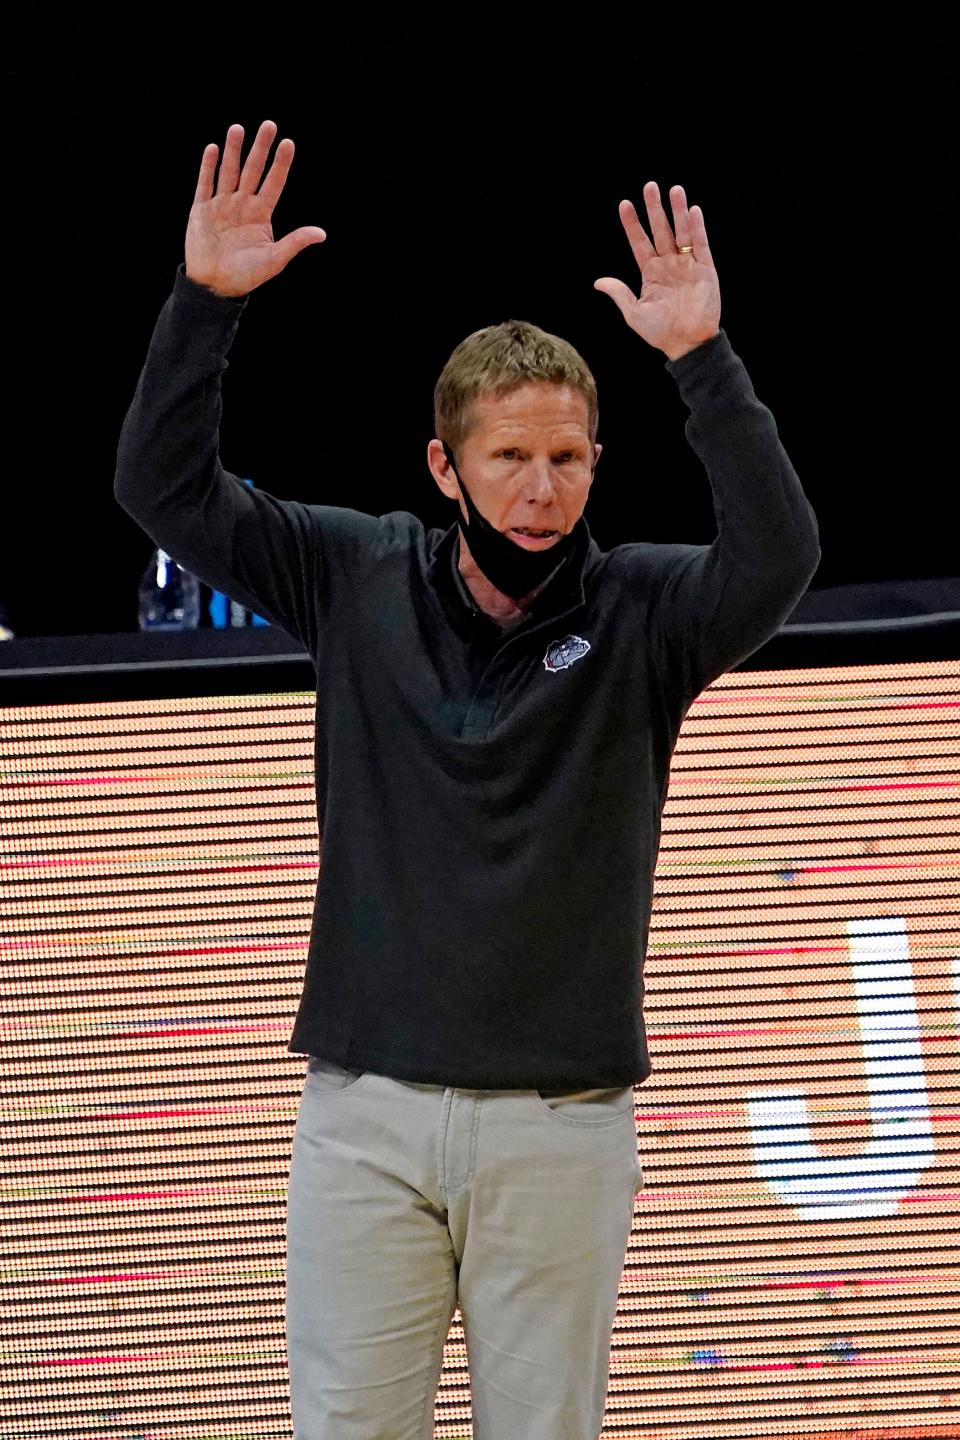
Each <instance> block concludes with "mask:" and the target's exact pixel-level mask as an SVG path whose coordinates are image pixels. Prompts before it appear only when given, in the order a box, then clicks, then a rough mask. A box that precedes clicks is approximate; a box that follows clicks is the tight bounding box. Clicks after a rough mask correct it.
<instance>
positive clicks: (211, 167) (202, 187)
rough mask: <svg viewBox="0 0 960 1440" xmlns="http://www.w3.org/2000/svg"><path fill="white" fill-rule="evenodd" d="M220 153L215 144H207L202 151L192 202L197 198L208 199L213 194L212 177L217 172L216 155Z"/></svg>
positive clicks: (195, 201)
mask: <svg viewBox="0 0 960 1440" xmlns="http://www.w3.org/2000/svg"><path fill="white" fill-rule="evenodd" d="M219 154H220V151H219V149H218V148H217V146H216V145H208V146H207V147H206V149H205V150H204V152H203V159H202V160H201V161H200V174H199V175H198V176H197V188H196V191H195V192H194V196H193V203H194V204H196V203H197V201H198V200H209V199H210V196H211V195H212V194H213V177H214V175H215V174H216V173H217V156H218V155H219Z"/></svg>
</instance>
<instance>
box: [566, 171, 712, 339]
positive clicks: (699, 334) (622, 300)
mask: <svg viewBox="0 0 960 1440" xmlns="http://www.w3.org/2000/svg"><path fill="white" fill-rule="evenodd" d="M643 198H644V202H645V203H646V207H647V218H648V219H649V221H650V231H651V234H652V235H653V241H652V242H651V240H650V238H649V237H648V235H647V233H646V231H645V230H644V228H643V226H642V225H641V224H640V221H639V220H638V218H637V212H636V210H635V209H634V207H633V205H632V204H631V202H630V201H629V200H621V201H620V220H621V222H622V224H623V228H624V230H625V231H626V232H627V239H628V240H629V241H630V248H631V250H632V251H633V258H634V259H635V260H636V262H637V264H638V265H639V267H640V276H641V280H642V282H643V283H642V286H641V290H640V294H639V296H636V295H634V293H633V291H632V290H631V289H630V287H629V285H625V284H624V283H623V281H622V280H615V279H614V278H613V277H612V276H610V275H606V276H604V277H603V279H601V280H595V281H594V286H593V288H594V289H595V290H602V291H603V293H604V294H605V295H609V296H610V298H611V300H613V301H615V303H616V304H617V305H618V306H619V309H620V312H621V314H622V315H623V318H624V319H625V320H626V322H627V324H628V325H629V326H630V329H631V330H635V331H636V333H637V334H638V335H639V336H640V337H641V338H642V339H644V340H646V341H647V343H648V344H649V345H653V346H655V347H656V349H658V350H662V351H663V352H664V354H665V355H667V356H668V357H669V359H671V360H679V358H680V356H681V355H686V354H687V352H688V351H690V350H693V349H695V348H696V347H697V346H698V345H702V344H703V342H704V341H705V340H709V339H710V338H711V337H712V336H714V335H716V333H717V331H718V330H719V328H720V283H719V281H718V279H717V271H716V267H715V266H714V263H713V256H712V255H711V254H710V246H709V245H708V244H707V231H706V227H705V225H704V223H703V211H702V210H701V209H700V206H699V205H694V206H692V208H691V209H689V210H688V209H687V197H686V195H685V194H684V193H683V187H682V186H681V185H674V186H673V187H672V188H671V190H670V205H671V207H672V210H673V223H674V227H675V229H676V234H674V232H673V230H671V228H670V222H669V220H668V219H667V217H666V214H665V213H664V209H663V205H662V204H661V203H660V191H659V189H658V187H657V184H656V182H655V181H653V180H648V181H647V183H646V185H644V187H643Z"/></svg>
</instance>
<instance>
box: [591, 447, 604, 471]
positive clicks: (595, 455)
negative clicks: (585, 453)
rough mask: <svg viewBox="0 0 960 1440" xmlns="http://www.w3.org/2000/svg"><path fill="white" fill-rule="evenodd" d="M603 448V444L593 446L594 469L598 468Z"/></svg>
mask: <svg viewBox="0 0 960 1440" xmlns="http://www.w3.org/2000/svg"><path fill="white" fill-rule="evenodd" d="M602 449H603V446H602V445H594V447H593V469H594V470H596V468H597V461H598V460H599V459H600V452H601V450H602Z"/></svg>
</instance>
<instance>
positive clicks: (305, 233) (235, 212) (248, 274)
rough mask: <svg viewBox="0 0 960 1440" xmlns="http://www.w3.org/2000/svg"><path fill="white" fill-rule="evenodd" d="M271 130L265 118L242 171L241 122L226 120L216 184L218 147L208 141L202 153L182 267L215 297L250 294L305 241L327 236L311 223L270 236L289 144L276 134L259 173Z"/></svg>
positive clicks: (290, 152) (288, 159)
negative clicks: (278, 237)
mask: <svg viewBox="0 0 960 1440" xmlns="http://www.w3.org/2000/svg"><path fill="white" fill-rule="evenodd" d="M276 133H277V127H276V125H275V124H274V123H273V121H272V120H264V122H263V124H262V125H261V126H260V129H259V130H258V131H257V134H256V138H255V139H254V142H253V144H252V146H251V147H250V153H249V155H248V156H247V158H246V161H245V163H244V165H243V167H242V169H241V166H240V154H241V149H242V146H243V127H242V126H241V125H231V126H230V129H229V130H228V131H227V138H226V142H225V144H224V147H223V160H222V162H221V164H220V174H219V176H217V178H216V187H214V177H215V176H216V169H217V158H218V154H219V152H218V149H217V146H216V145H208V146H207V148H206V149H205V150H204V152H203V160H202V161H201V164H200V174H199V176H198V178H197V190H196V194H195V196H194V201H193V206H192V208H191V210H190V218H189V220H188V221H187V237H186V246H185V259H186V272H187V275H188V276H189V277H190V279H191V280H194V281H196V282H197V284H199V285H206V286H208V287H209V288H210V289H211V290H215V291H217V293H218V294H220V295H231V296H238V295H246V294H248V293H249V292H250V291H251V290H255V289H256V288H257V286H258V285H262V284H264V282H265V281H267V280H270V279H272V277H273V276H274V275H278V274H279V273H280V271H281V270H283V269H284V267H285V266H287V265H288V264H289V263H290V261H291V260H292V259H293V257H294V256H295V255H298V254H299V253H300V251H301V250H304V249H306V247H307V246H308V245H316V244H318V243H319V242H320V241H322V240H325V239H326V238H327V237H326V232H325V231H323V230H321V229H320V228H319V227H318V226H316V225H304V226H302V227H301V228H300V229H299V230H293V231H291V233H290V234H289V235H285V236H284V237H283V238H282V239H281V240H274V238H273V225H272V223H271V221H272V217H273V211H274V208H275V206H276V204H277V201H278V200H279V198H280V195H281V193H282V192H283V187H284V185H285V184H286V182H287V175H288V174H289V171H290V165H291V162H292V160H293V148H294V147H293V141H292V140H281V141H280V144H279V145H278V146H277V150H276V154H275V155H274V158H273V164H272V165H271V166H270V169H269V170H268V171H267V174H266V177H265V178H264V177H263V171H264V167H265V165H266V162H267V157H268V155H269V153H270V147H271V145H272V144H273V140H274V137H275V136H276ZM261 179H262V181H263V183H262V184H261Z"/></svg>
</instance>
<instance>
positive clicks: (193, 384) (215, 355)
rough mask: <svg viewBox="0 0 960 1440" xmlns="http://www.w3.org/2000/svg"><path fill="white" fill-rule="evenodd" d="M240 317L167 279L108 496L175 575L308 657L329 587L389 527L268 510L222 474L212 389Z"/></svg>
mask: <svg viewBox="0 0 960 1440" xmlns="http://www.w3.org/2000/svg"><path fill="white" fill-rule="evenodd" d="M245 305H246V301H245V300H240V301H237V300H230V299H225V298H223V297H221V296H218V295H215V294H214V293H213V292H212V291H209V290H206V289H205V288H204V287H202V286H199V285H195V284H194V283H193V282H192V281H190V280H189V279H188V278H187V277H186V275H185V274H184V272H183V268H182V267H181V268H180V270H179V271H178V272H177V277H176V281H175V284H174V288H173V292H172V294H171V295H170V297H169V299H168V300H167V302H166V304H165V305H164V307H163V309H162V311H161V313H160V317H159V319H158V321H157V324H156V327H155V329H154V333H153V337H152V340H151V342H150V347H149V350H148V353H147V358H146V362H145V364H144V367H143V371H142V373H141V376H140V381H139V384H138V385H137V390H136V393H135V395H134V398H133V402H132V404H131V406H130V409H129V411H128V412H127V416H126V419H125V420H124V424H123V429H122V431H121V435H120V443H119V447H118V453H117V470H116V475H115V478H114V495H115V497H116V499H117V501H118V503H119V504H120V505H121V506H122V508H123V509H124V510H125V511H126V512H127V514H128V515H130V516H131V517H132V518H133V519H134V520H136V522H137V524H138V525H140V526H141V528H142V529H143V530H145V531H146V533H147V534H148V535H149V536H150V537H151V539H152V540H153V541H154V543H155V544H156V545H158V546H161V547H162V548H163V549H164V550H166V551H167V553H168V554H170V555H172V556H173V558H174V559H175V560H177V561H179V563H180V564H181V565H183V566H184V567H185V568H186V569H188V570H190V571H192V572H193V574H195V575H197V576H198V577H199V578H200V579H201V580H203V581H205V582H206V584H208V585H210V586H212V587H213V588H214V589H217V590H221V591H223V592H224V593H225V594H227V595H230V596H231V597H232V598H233V599H235V600H238V601H239V602H240V603H241V604H243V605H246V606H247V607H249V608H250V609H252V610H255V611H256V612H257V613H258V614H260V615H263V616H264V617H265V618H266V619H267V620H270V621H271V622H272V623H274V624H276V625H279V626H280V627H281V628H282V629H284V630H286V631H287V632H288V633H289V634H290V635H292V636H293V637H294V638H295V639H297V640H299V641H300V642H301V643H302V644H303V645H304V646H305V647H306V648H307V649H308V650H309V651H310V653H311V654H313V653H315V650H316V644H317V628H318V623H319V620H320V619H322V618H323V616H324V614H325V613H326V611H327V610H328V609H329V608H330V607H331V605H332V604H333V601H334V599H335V595H336V587H337V585H338V584H341V585H342V584H352V583H355V582H356V579H357V577H358V575H359V574H360V573H362V572H363V570H364V569H365V568H366V566H367V565H368V564H369V563H371V561H372V559H373V558H375V555H376V554H377V553H378V551H380V550H382V548H383V546H384V544H385V543H388V541H389V534H388V530H389V527H385V526H384V525H383V523H382V521H379V520H377V519H375V518H374V517H372V516H370V515H365V514H363V513H361V512H359V511H355V510H348V509H344V508H341V507H336V506H322V505H306V504H303V503H301V502H300V501H296V500H281V499H278V498H277V497H276V496H274V495H271V494H270V493H269V492H267V491H265V490H262V489H259V488H257V489H252V488H251V487H250V486H247V485H244V484H243V482H242V481H241V480H240V479H238V477H237V476H236V475H232V474H231V473H230V472H229V471H227V470H225V469H224V468H223V466H222V464H221V463H220V457H219V451H218V446H219V428H220V413H221V396H220V381H221V375H222V373H223V371H224V370H225V369H226V367H227V359H226V356H227V352H228V350H229V348H230V345H231V343H232V341H233V338H234V335H235V333H236V329H237V325H238V324H239V320H240V316H241V315H242V312H243V310H244V307H245Z"/></svg>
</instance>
